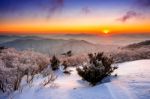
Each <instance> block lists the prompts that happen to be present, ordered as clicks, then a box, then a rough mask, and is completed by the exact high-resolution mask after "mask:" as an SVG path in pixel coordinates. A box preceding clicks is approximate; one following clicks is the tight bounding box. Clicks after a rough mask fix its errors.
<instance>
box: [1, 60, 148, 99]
mask: <svg viewBox="0 0 150 99" xmlns="http://www.w3.org/2000/svg"><path fill="white" fill-rule="evenodd" d="M118 66H119V68H118V70H116V72H117V74H118V76H117V77H112V78H111V82H108V83H103V84H100V85H97V86H94V87H91V86H89V85H88V83H87V82H85V81H82V80H81V78H80V77H79V76H78V75H77V72H76V70H75V68H70V69H71V70H73V71H72V74H71V75H65V74H62V73H61V72H59V73H57V75H58V77H57V79H56V80H55V82H54V85H53V86H51V87H50V86H48V85H47V86H45V87H40V84H41V82H42V81H43V80H44V79H45V78H42V77H40V76H39V77H38V78H36V79H35V80H34V82H33V85H32V86H25V87H24V88H23V90H22V92H18V91H16V92H15V93H13V95H12V99H150V60H138V61H132V62H126V63H121V64H119V65H118ZM0 99H5V98H4V97H0Z"/></svg>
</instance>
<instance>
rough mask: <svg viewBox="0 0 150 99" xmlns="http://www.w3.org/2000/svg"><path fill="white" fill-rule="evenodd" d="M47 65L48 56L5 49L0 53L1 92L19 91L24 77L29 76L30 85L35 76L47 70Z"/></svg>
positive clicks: (27, 51) (28, 51)
mask: <svg viewBox="0 0 150 99" xmlns="http://www.w3.org/2000/svg"><path fill="white" fill-rule="evenodd" d="M1 49H2V48H1ZM47 64H49V57H48V56H46V55H43V54H40V53H37V52H33V51H30V50H24V51H17V50H16V49H14V48H7V49H3V50H2V51H1V53H0V90H2V91H3V92H11V91H14V90H18V88H19V86H20V82H21V79H22V77H23V76H24V75H27V76H28V78H29V79H28V80H27V82H29V83H30V82H31V81H32V79H33V77H34V75H35V74H37V73H40V72H41V71H42V70H43V69H45V68H46V67H47Z"/></svg>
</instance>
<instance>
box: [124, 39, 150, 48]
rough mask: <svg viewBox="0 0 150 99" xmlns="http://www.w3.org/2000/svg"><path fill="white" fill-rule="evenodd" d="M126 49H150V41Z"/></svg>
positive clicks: (131, 45)
mask: <svg viewBox="0 0 150 99" xmlns="http://www.w3.org/2000/svg"><path fill="white" fill-rule="evenodd" d="M124 48H128V49H136V48H150V40H146V41H142V42H139V43H134V44H130V45H128V46H125V47H124Z"/></svg>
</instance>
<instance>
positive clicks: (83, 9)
mask: <svg viewBox="0 0 150 99" xmlns="http://www.w3.org/2000/svg"><path fill="white" fill-rule="evenodd" d="M81 13H83V14H85V15H87V14H89V13H91V10H90V8H89V7H83V8H82V9H81Z"/></svg>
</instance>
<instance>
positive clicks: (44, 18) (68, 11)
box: [0, 0, 150, 34]
mask: <svg viewBox="0 0 150 99" xmlns="http://www.w3.org/2000/svg"><path fill="white" fill-rule="evenodd" d="M105 32H108V33H112V34H113V33H150V0H0V33H16V34H19V33H20V34H21V33H26V34H30V33H41V34H44V33H45V34H49V33H96V34H98V33H99V34H101V33H105ZM106 34H107V33H106Z"/></svg>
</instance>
